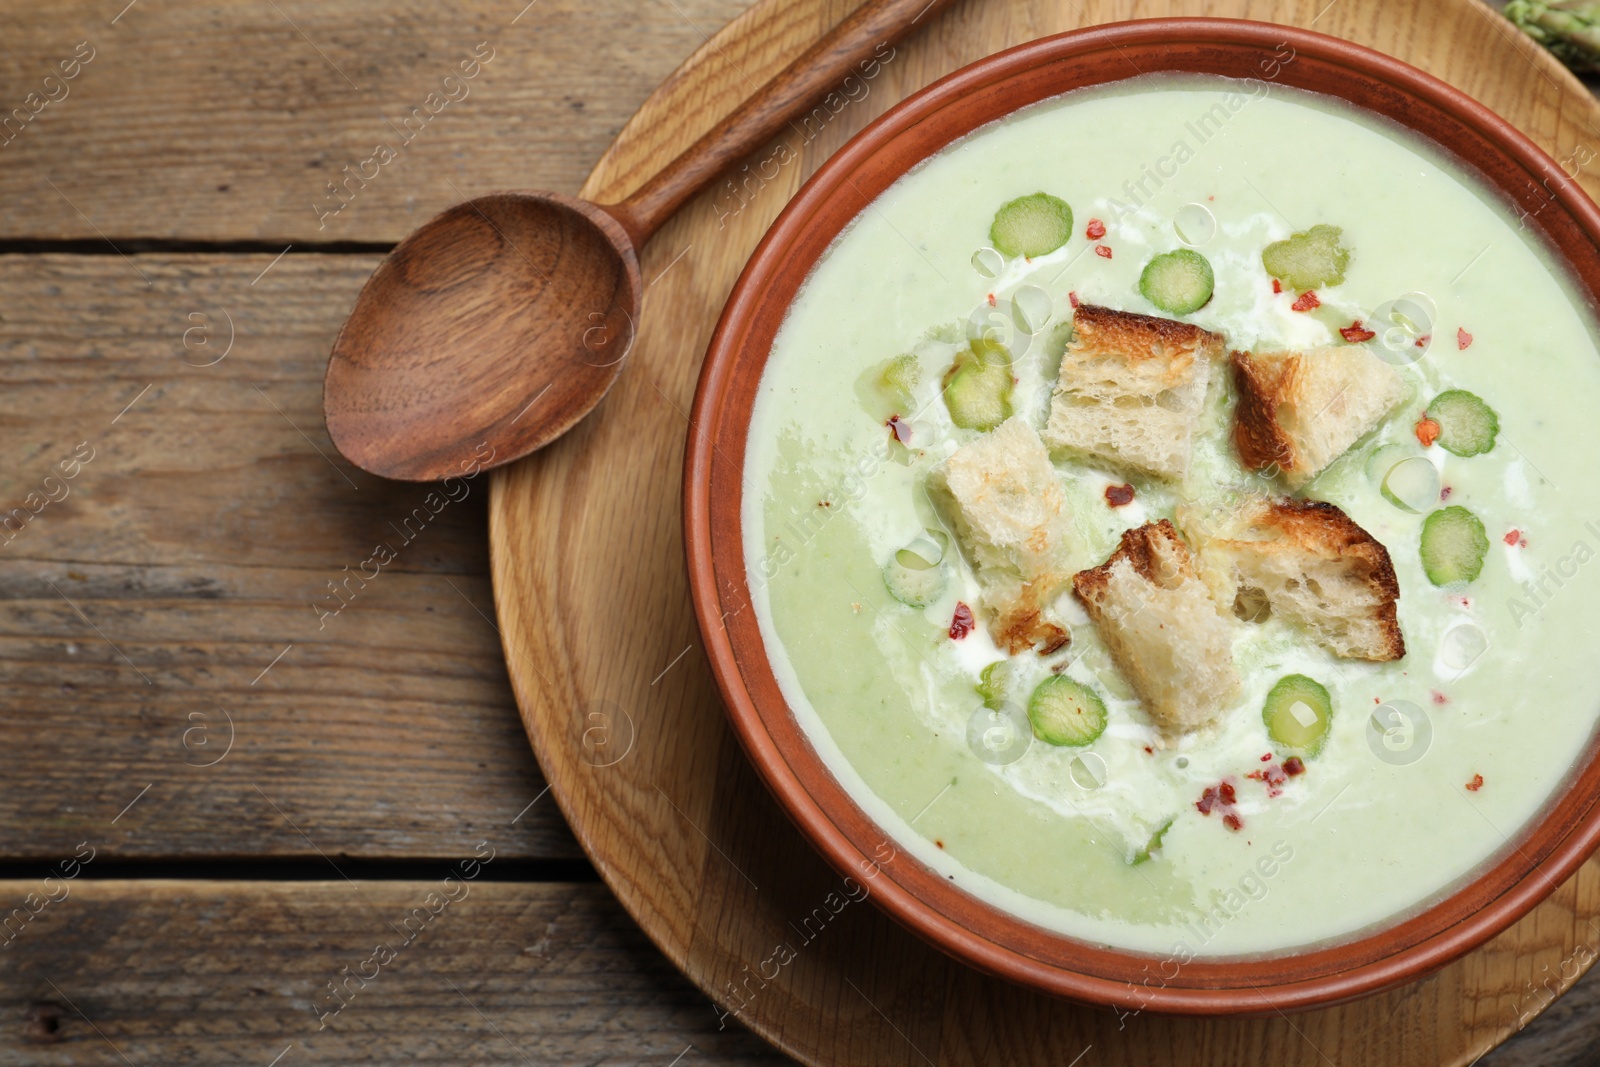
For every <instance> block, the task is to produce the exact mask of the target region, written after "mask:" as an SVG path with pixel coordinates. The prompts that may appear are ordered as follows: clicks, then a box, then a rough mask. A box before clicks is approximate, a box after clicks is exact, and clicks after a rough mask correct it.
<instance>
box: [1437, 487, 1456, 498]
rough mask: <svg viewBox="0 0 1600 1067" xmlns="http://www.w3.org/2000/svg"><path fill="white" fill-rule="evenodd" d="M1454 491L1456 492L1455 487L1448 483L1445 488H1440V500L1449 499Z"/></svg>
mask: <svg viewBox="0 0 1600 1067" xmlns="http://www.w3.org/2000/svg"><path fill="white" fill-rule="evenodd" d="M1453 492H1455V489H1454V488H1453V487H1451V486H1448V485H1447V486H1445V487H1444V488H1443V489H1440V490H1439V499H1440V500H1449V499H1450V494H1451V493H1453Z"/></svg>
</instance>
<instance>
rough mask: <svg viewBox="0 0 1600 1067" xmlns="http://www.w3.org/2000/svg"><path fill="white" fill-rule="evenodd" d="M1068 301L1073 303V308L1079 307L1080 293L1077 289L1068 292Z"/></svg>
mask: <svg viewBox="0 0 1600 1067" xmlns="http://www.w3.org/2000/svg"><path fill="white" fill-rule="evenodd" d="M1067 299H1068V300H1069V301H1071V302H1072V306H1073V307H1077V306H1078V291H1077V290H1076V289H1071V290H1068V291H1067Z"/></svg>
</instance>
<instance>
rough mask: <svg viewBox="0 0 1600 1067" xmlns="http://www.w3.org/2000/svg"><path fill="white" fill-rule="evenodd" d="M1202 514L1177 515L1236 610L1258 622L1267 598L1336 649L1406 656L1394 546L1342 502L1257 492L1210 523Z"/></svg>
mask: <svg viewBox="0 0 1600 1067" xmlns="http://www.w3.org/2000/svg"><path fill="white" fill-rule="evenodd" d="M1197 514H1198V513H1197V512H1196V511H1194V510H1192V509H1185V511H1184V512H1183V513H1181V514H1180V517H1179V521H1180V522H1181V523H1182V524H1183V527H1184V533H1185V534H1187V535H1188V536H1189V538H1190V539H1191V540H1192V541H1194V542H1195V544H1196V545H1197V546H1198V549H1199V553H1200V560H1201V567H1202V570H1203V571H1204V572H1205V576H1206V578H1207V579H1208V580H1209V581H1210V582H1211V583H1212V586H1213V591H1214V592H1215V593H1216V594H1217V598H1218V599H1219V600H1220V601H1221V602H1222V603H1224V604H1232V605H1234V613H1235V614H1237V615H1240V616H1242V617H1246V618H1252V617H1254V618H1256V619H1257V620H1259V618H1260V617H1264V615H1265V614H1266V613H1265V612H1261V611H1260V608H1261V606H1262V603H1263V601H1264V603H1265V607H1266V612H1270V613H1272V614H1276V615H1279V616H1282V617H1283V618H1285V619H1287V620H1288V621H1289V622H1290V623H1291V624H1292V625H1294V626H1295V627H1296V628H1298V629H1300V630H1303V631H1304V632H1305V633H1307V634H1308V635H1309V636H1310V637H1311V638H1312V639H1313V640H1315V641H1316V642H1317V643H1318V644H1320V645H1321V646H1322V647H1323V648H1326V649H1327V650H1328V651H1329V652H1332V653H1333V654H1334V655H1336V656H1343V657H1346V658H1348V659H1365V660H1375V661H1380V662H1382V661H1386V660H1395V659H1399V658H1400V657H1402V656H1404V655H1405V654H1406V642H1405V637H1404V636H1403V635H1402V634H1401V633H1400V623H1399V620H1398V619H1397V618H1396V615H1395V601H1396V600H1398V599H1399V598H1400V583H1399V581H1398V580H1397V579H1396V577H1395V573H1394V565H1393V564H1392V563H1391V561H1390V559H1389V551H1388V549H1386V548H1384V547H1383V545H1381V544H1380V543H1379V542H1378V541H1377V540H1376V539H1374V538H1373V536H1372V535H1371V534H1369V533H1367V531H1365V530H1363V529H1362V528H1361V527H1360V526H1358V525H1357V524H1356V523H1355V521H1354V520H1352V519H1351V518H1350V516H1348V515H1346V514H1345V513H1344V512H1343V511H1341V510H1340V509H1339V508H1337V507H1335V506H1334V505H1332V504H1326V503H1323V502H1321V501H1316V500H1281V501H1272V500H1267V499H1266V498H1264V497H1251V498H1248V499H1247V500H1245V501H1244V502H1243V503H1242V504H1239V505H1237V506H1235V507H1232V508H1229V509H1227V510H1225V511H1223V512H1221V513H1215V512H1213V513H1208V514H1207V515H1206V518H1205V520H1204V521H1197V519H1196V515H1197ZM1201 526H1208V527H1210V528H1209V529H1205V530H1202V529H1200V527H1201Z"/></svg>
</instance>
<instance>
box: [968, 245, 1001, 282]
mask: <svg viewBox="0 0 1600 1067" xmlns="http://www.w3.org/2000/svg"><path fill="white" fill-rule="evenodd" d="M1005 267H1006V257H1004V256H1002V255H1001V254H1000V253H999V252H996V251H995V250H994V249H992V248H980V249H978V250H977V251H976V252H974V253H972V269H973V270H975V271H977V272H978V273H979V274H981V275H983V276H984V277H985V278H998V277H1000V272H1001V271H1002V270H1005Z"/></svg>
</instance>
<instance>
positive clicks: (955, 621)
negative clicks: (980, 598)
mask: <svg viewBox="0 0 1600 1067" xmlns="http://www.w3.org/2000/svg"><path fill="white" fill-rule="evenodd" d="M972 626H973V622H972V609H971V608H969V607H967V605H966V604H965V603H963V602H961V601H959V600H958V601H956V613H955V614H954V615H953V616H951V618H950V640H952V641H959V640H961V639H962V638H963V637H965V636H967V635H968V634H970V633H971V632H972Z"/></svg>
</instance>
